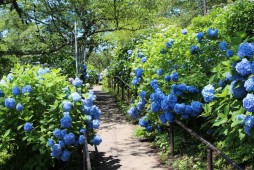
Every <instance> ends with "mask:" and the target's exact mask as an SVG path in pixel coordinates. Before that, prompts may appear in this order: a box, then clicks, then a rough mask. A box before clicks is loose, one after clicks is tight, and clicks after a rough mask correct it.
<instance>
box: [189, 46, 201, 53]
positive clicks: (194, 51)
mask: <svg viewBox="0 0 254 170" xmlns="http://www.w3.org/2000/svg"><path fill="white" fill-rule="evenodd" d="M198 51H199V47H198V46H195V45H192V46H190V52H191V54H195V53H197V52H198Z"/></svg>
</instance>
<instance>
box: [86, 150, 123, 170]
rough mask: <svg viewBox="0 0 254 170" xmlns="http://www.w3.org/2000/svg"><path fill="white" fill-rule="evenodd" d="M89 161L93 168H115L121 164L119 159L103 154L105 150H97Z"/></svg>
mask: <svg viewBox="0 0 254 170" xmlns="http://www.w3.org/2000/svg"><path fill="white" fill-rule="evenodd" d="M94 154H96V153H94ZM91 161H92V169H93V170H117V169H120V167H121V166H122V165H121V164H120V159H118V158H117V157H113V156H105V152H98V153H97V155H95V158H94V159H92V160H91Z"/></svg>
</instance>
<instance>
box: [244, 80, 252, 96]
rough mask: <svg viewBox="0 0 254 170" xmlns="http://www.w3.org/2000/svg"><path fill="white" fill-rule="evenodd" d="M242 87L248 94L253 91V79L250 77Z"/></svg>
mask: <svg viewBox="0 0 254 170" xmlns="http://www.w3.org/2000/svg"><path fill="white" fill-rule="evenodd" d="M244 87H245V89H246V90H247V91H248V92H251V91H254V77H253V76H251V77H250V78H249V79H248V80H246V81H245V83H244Z"/></svg>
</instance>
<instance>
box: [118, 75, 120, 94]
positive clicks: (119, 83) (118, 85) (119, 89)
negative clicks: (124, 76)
mask: <svg viewBox="0 0 254 170" xmlns="http://www.w3.org/2000/svg"><path fill="white" fill-rule="evenodd" d="M119 85H120V83H119V79H118V78H117V94H118V95H119V91H120V86H119Z"/></svg>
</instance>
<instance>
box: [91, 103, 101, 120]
mask: <svg viewBox="0 0 254 170" xmlns="http://www.w3.org/2000/svg"><path fill="white" fill-rule="evenodd" d="M90 115H91V116H92V117H93V118H94V119H99V117H100V115H101V110H100V109H99V108H98V107H97V106H95V105H93V106H92V107H91V110H90Z"/></svg>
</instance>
